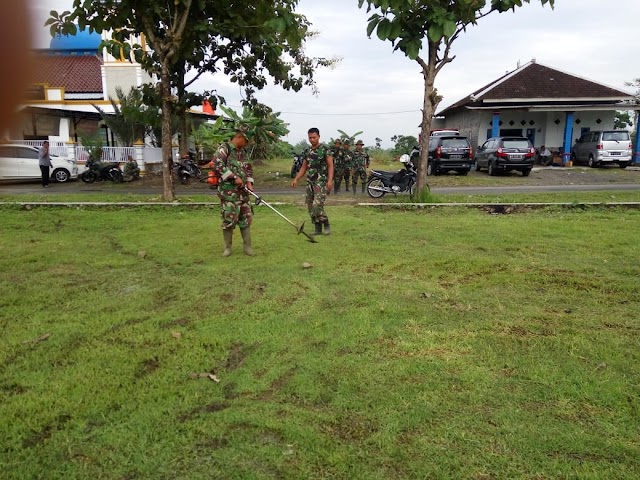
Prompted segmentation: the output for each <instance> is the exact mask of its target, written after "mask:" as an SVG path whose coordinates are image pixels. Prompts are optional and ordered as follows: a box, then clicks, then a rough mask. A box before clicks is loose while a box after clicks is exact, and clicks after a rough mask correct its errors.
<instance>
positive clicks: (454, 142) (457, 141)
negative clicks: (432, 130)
mask: <svg viewBox="0 0 640 480" xmlns="http://www.w3.org/2000/svg"><path fill="white" fill-rule="evenodd" d="M442 148H469V144H468V142H467V139H466V138H444V139H442Z"/></svg>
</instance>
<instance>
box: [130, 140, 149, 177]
mask: <svg viewBox="0 0 640 480" xmlns="http://www.w3.org/2000/svg"><path fill="white" fill-rule="evenodd" d="M133 158H134V160H135V161H136V163H137V164H138V167H140V175H144V174H145V172H146V168H145V164H144V142H140V141H138V142H136V143H134V144H133Z"/></svg>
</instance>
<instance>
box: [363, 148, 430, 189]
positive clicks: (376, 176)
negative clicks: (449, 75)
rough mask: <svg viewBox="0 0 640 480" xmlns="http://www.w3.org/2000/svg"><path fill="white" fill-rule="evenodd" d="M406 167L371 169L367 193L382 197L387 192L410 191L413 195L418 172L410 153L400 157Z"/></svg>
mask: <svg viewBox="0 0 640 480" xmlns="http://www.w3.org/2000/svg"><path fill="white" fill-rule="evenodd" d="M400 162H401V163H403V164H404V168H403V169H402V170H399V171H397V172H385V171H382V170H371V171H370V172H369V178H368V179H367V193H368V194H369V196H370V197H371V198H382V197H384V195H385V194H386V193H393V194H394V195H395V194H398V193H408V194H409V195H413V193H414V189H415V184H416V179H417V174H418V172H417V171H416V169H415V167H414V165H413V162H412V161H411V158H410V157H409V155H407V154H404V155H402V156H401V157H400Z"/></svg>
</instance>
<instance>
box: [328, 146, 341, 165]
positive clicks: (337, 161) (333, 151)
mask: <svg viewBox="0 0 640 480" xmlns="http://www.w3.org/2000/svg"><path fill="white" fill-rule="evenodd" d="M327 149H328V150H329V155H331V156H332V157H333V166H334V168H339V167H342V166H343V165H344V148H342V147H336V146H335V145H334V146H332V147H327Z"/></svg>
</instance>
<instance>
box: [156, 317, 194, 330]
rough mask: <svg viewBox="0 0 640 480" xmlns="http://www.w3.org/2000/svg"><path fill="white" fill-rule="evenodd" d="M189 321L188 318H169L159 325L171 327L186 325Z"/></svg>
mask: <svg viewBox="0 0 640 480" xmlns="http://www.w3.org/2000/svg"><path fill="white" fill-rule="evenodd" d="M190 323H191V320H190V319H188V318H177V319H175V320H170V321H168V322H165V323H163V324H162V325H160V326H161V327H162V328H172V327H186V326H187V325H189V324H190Z"/></svg>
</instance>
